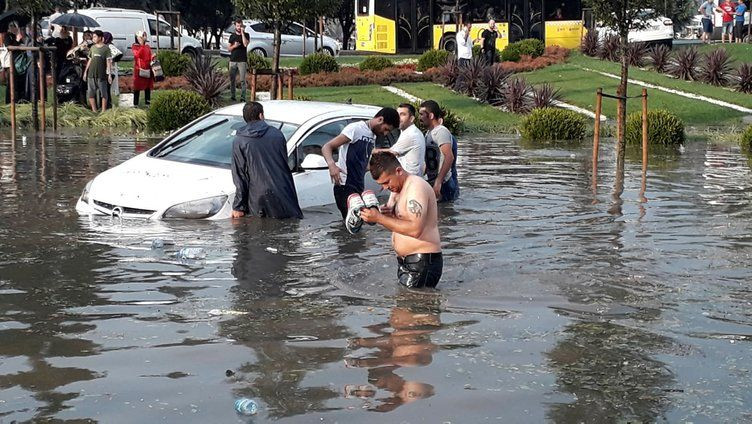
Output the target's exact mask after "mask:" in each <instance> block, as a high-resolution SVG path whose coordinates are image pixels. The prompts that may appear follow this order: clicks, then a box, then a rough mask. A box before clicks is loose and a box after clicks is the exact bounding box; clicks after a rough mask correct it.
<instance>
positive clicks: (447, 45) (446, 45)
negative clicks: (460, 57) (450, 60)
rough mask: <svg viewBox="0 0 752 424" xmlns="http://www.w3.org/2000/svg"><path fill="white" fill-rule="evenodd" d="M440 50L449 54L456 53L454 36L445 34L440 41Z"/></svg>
mask: <svg viewBox="0 0 752 424" xmlns="http://www.w3.org/2000/svg"><path fill="white" fill-rule="evenodd" d="M441 48H443V49H444V50H446V51H448V52H450V53H454V52H456V51H457V38H456V37H455V36H454V34H447V35H445V36H444V38H442V39H441Z"/></svg>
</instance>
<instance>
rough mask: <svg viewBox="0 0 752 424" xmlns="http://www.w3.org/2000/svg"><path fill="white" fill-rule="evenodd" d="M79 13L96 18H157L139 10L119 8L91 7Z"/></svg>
mask: <svg viewBox="0 0 752 424" xmlns="http://www.w3.org/2000/svg"><path fill="white" fill-rule="evenodd" d="M78 13H81V14H84V15H96V16H105V15H121V16H122V15H139V16H146V17H156V15H153V14H151V13H148V12H145V11H143V10H138V9H121V8H118V7H91V8H88V9H78Z"/></svg>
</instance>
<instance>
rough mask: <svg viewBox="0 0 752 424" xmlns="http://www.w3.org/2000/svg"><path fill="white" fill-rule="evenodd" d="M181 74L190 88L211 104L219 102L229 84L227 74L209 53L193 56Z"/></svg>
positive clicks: (215, 104) (214, 104)
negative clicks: (221, 70)
mask: <svg viewBox="0 0 752 424" xmlns="http://www.w3.org/2000/svg"><path fill="white" fill-rule="evenodd" d="M183 76H184V77H185V79H186V80H188V84H189V85H190V88H191V90H192V91H195V92H196V93H198V94H200V95H201V96H203V98H204V99H206V101H207V102H209V105H211V106H217V105H218V104H219V96H220V95H221V94H222V92H223V91H225V90H226V89H227V87H228V86H229V85H230V81H229V79H228V78H227V75H225V74H224V73H222V72H220V71H219V70H218V69H217V60H216V59H214V58H212V56H209V55H196V56H194V58H193V60H192V61H191V63H190V64H188V69H186V70H185V73H184V74H183ZM242 78H245V75H243V76H242Z"/></svg>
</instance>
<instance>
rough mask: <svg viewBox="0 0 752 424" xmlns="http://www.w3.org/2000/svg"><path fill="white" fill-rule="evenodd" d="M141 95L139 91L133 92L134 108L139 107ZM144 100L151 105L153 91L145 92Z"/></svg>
mask: <svg viewBox="0 0 752 424" xmlns="http://www.w3.org/2000/svg"><path fill="white" fill-rule="evenodd" d="M139 94H141V92H140V91H138V90H134V91H133V106H138V98H139ZM144 99H145V100H146V104H147V105H148V104H149V103H151V90H149V89H148V88H147V89H146V90H144Z"/></svg>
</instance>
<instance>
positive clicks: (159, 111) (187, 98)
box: [148, 90, 211, 132]
mask: <svg viewBox="0 0 752 424" xmlns="http://www.w3.org/2000/svg"><path fill="white" fill-rule="evenodd" d="M210 110H211V108H210V107H209V103H207V101H206V99H204V98H203V97H202V96H201V95H200V94H198V93H194V92H192V91H186V90H172V91H165V92H162V93H160V95H159V96H157V98H156V99H154V100H153V101H152V102H151V107H150V108H149V115H148V126H149V130H151V131H153V132H165V131H172V130H175V129H178V128H180V127H182V126H183V125H186V124H188V123H189V122H191V121H193V120H194V119H196V118H198V117H199V116H201V115H204V114H206V113H208V112H209V111H210Z"/></svg>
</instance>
